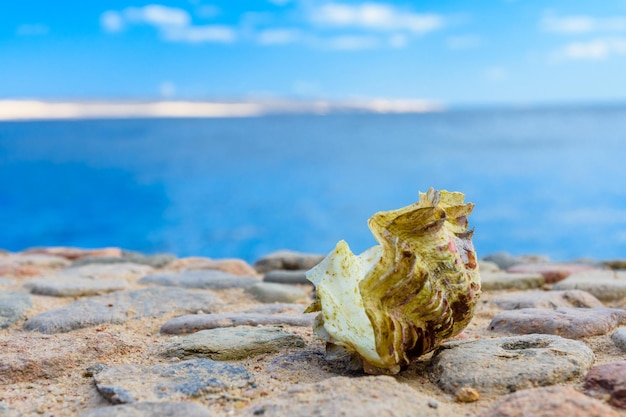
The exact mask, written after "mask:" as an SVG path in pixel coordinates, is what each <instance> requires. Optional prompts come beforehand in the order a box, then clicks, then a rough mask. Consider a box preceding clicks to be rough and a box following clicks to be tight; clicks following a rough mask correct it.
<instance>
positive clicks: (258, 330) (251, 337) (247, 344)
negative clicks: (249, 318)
mask: <svg viewBox="0 0 626 417" xmlns="http://www.w3.org/2000/svg"><path fill="white" fill-rule="evenodd" d="M288 347H304V340H303V339H302V337H300V336H298V335H295V334H292V333H288V332H286V331H284V330H282V329H280V328H277V327H248V328H244V327H226V328H218V329H211V330H201V331H199V332H197V333H193V334H190V335H187V336H180V337H178V338H176V339H175V340H173V341H171V342H169V343H168V345H167V346H166V347H165V351H164V356H168V357H176V358H190V357H201V358H211V359H216V360H221V361H227V360H235V359H244V358H247V357H250V356H255V355H260V354H262V353H272V352H279V351H281V350H282V349H284V348H288Z"/></svg>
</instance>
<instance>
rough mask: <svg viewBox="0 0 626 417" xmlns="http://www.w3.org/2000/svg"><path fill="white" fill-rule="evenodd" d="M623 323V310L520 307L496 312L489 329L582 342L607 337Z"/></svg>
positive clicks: (624, 318) (624, 314)
mask: <svg viewBox="0 0 626 417" xmlns="http://www.w3.org/2000/svg"><path fill="white" fill-rule="evenodd" d="M620 324H626V310H621V309H616V308H604V307H601V308H571V307H558V308H556V309H547V308H523V309H520V310H506V311H502V312H500V313H498V314H497V315H496V316H495V317H494V318H493V320H491V323H490V324H489V329H490V330H493V331H498V332H508V333H516V334H529V333H541V334H556V335H559V336H562V337H567V338H568V339H582V338H585V337H590V336H600V335H603V334H607V333H608V332H610V331H612V330H613V329H615V328H616V327H617V326H618V325H620Z"/></svg>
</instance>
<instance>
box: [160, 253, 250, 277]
mask: <svg viewBox="0 0 626 417" xmlns="http://www.w3.org/2000/svg"><path fill="white" fill-rule="evenodd" d="M165 269H167V270H171V271H195V270H199V269H200V270H202V269H217V270H219V271H223V272H226V273H229V274H233V275H243V276H251V277H256V276H257V275H258V272H257V271H256V270H255V269H254V268H253V267H252V266H251V265H250V264H248V263H247V262H246V261H244V260H242V259H211V258H203V257H191V258H182V259H177V260H175V261H173V262H172V263H170V264H169V265H167V267H166V268H165Z"/></svg>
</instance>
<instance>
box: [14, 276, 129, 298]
mask: <svg viewBox="0 0 626 417" xmlns="http://www.w3.org/2000/svg"><path fill="white" fill-rule="evenodd" d="M24 287H25V288H28V289H30V292H31V293H33V294H39V295H50V296H55V297H81V296H88V295H98V294H103V293H108V292H113V291H120V290H125V289H127V288H128V283H127V282H126V281H124V280H120V279H103V280H94V279H89V278H79V277H73V276H64V275H54V276H47V277H45V278H39V279H34V280H32V281H29V282H27V283H26V284H24Z"/></svg>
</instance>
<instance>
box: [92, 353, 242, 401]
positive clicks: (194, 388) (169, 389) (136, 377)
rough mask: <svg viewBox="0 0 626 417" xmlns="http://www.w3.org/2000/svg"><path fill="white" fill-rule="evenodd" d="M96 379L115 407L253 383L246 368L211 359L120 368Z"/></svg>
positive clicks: (189, 395) (221, 390)
mask: <svg viewBox="0 0 626 417" xmlns="http://www.w3.org/2000/svg"><path fill="white" fill-rule="evenodd" d="M93 378H94V381H95V383H96V388H97V389H98V391H99V392H100V394H102V396H103V397H105V398H106V399H107V400H109V401H110V402H111V403H113V404H128V403H135V402H149V401H163V400H182V399H186V398H190V397H197V396H200V395H204V394H211V393H220V392H225V391H228V390H230V389H233V388H245V387H247V386H248V385H249V384H251V383H252V379H251V377H250V375H249V374H248V371H246V370H245V368H243V367H241V366H238V365H233V364H230V363H224V362H217V361H212V360H210V359H192V360H188V361H182V362H175V363H166V364H157V365H150V366H141V365H135V364H124V365H117V366H112V367H110V368H106V369H104V370H103V371H101V372H98V373H96V374H95V375H94V377H93Z"/></svg>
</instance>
